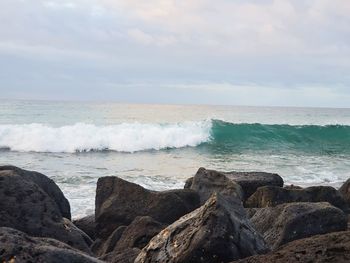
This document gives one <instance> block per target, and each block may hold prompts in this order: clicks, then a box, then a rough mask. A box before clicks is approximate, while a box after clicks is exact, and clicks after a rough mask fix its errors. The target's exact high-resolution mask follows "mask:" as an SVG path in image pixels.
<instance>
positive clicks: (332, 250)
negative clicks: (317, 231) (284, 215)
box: [232, 231, 350, 263]
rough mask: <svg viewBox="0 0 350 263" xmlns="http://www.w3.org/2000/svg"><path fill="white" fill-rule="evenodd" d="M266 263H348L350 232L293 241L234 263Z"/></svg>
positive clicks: (349, 260)
mask: <svg viewBox="0 0 350 263" xmlns="http://www.w3.org/2000/svg"><path fill="white" fill-rule="evenodd" d="M267 262H274V263H295V262H300V263H303V262H317V263H329V262H337V263H345V262H350V231H344V232H335V233H329V234H325V235H318V236H313V237H309V238H305V239H299V240H295V241H293V242H290V243H288V244H286V245H284V246H282V247H280V248H279V249H278V250H277V251H274V252H271V253H269V254H266V255H259V256H253V257H249V258H245V259H242V260H239V261H235V263H267ZM232 263H233V262H232Z"/></svg>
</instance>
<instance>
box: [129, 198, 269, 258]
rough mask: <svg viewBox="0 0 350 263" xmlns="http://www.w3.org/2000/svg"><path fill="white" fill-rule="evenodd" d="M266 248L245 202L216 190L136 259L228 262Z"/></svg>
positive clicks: (162, 232) (156, 238) (145, 248)
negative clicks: (235, 201) (246, 210)
mask: <svg viewBox="0 0 350 263" xmlns="http://www.w3.org/2000/svg"><path fill="white" fill-rule="evenodd" d="M267 250H268V249H267V246H266V243H265V241H264V240H263V238H262V237H261V236H260V234H259V233H257V232H256V231H255V230H254V228H253V227H252V226H251V224H250V222H249V221H248V219H247V218H246V215H245V211H244V209H243V206H242V205H240V204H237V203H232V202H230V200H226V199H225V198H224V197H223V196H221V195H220V194H218V193H214V194H213V195H212V196H211V197H210V198H209V199H208V200H207V202H206V203H205V204H204V205H203V206H201V207H200V208H198V209H196V210H195V211H193V212H191V213H189V214H187V215H185V216H183V217H181V218H180V219H179V220H177V221H176V222H174V223H173V224H171V225H170V226H168V227H167V228H165V229H164V230H162V231H161V232H160V233H159V234H158V235H157V236H155V237H154V238H152V239H151V241H150V242H149V243H148V245H147V246H146V247H144V248H143V249H142V251H141V253H140V254H139V255H138V257H137V258H136V260H135V263H144V262H147V263H152V262H169V263H175V262H176V263H180V262H181V263H185V262H191V263H197V262H212V263H215V262H228V261H230V260H235V259H239V258H244V257H247V256H250V255H255V254H259V253H265V252H267Z"/></svg>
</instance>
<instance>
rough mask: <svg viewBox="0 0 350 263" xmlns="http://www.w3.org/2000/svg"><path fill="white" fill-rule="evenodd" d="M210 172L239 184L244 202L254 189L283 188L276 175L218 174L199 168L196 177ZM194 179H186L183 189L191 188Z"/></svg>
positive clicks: (259, 173)
mask: <svg viewBox="0 0 350 263" xmlns="http://www.w3.org/2000/svg"><path fill="white" fill-rule="evenodd" d="M208 172H210V173H211V174H212V176H217V177H220V175H221V176H223V175H224V176H226V177H227V178H228V179H230V180H231V181H233V182H235V183H237V184H239V185H240V186H241V187H242V190H243V199H244V200H246V199H247V198H248V197H249V196H251V195H252V194H253V193H254V192H255V191H256V189H258V188H259V187H262V186H268V185H270V186H280V187H283V179H282V177H280V176H279V175H278V174H273V173H265V172H218V171H214V170H206V169H205V168H199V170H198V172H197V174H196V176H197V177H199V176H200V175H201V174H204V173H208ZM193 179H194V177H191V178H188V179H187V180H186V182H185V186H184V188H185V189H189V188H192V183H193Z"/></svg>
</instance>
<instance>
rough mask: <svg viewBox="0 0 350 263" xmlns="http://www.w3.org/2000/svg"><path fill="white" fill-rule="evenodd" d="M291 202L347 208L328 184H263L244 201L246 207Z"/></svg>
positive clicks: (341, 198) (337, 193) (340, 197)
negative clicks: (289, 186)
mask: <svg viewBox="0 0 350 263" xmlns="http://www.w3.org/2000/svg"><path fill="white" fill-rule="evenodd" d="M293 202H328V203H330V204H332V205H334V206H336V207H338V208H340V209H342V210H347V209H348V205H347V204H346V202H345V200H344V199H343V197H342V196H341V195H340V193H339V192H338V191H337V190H335V189H334V188H333V187H330V186H312V187H308V188H303V189H285V188H281V187H276V186H264V187H260V188H258V190H256V192H255V193H254V194H253V195H252V196H250V197H249V198H248V200H247V201H246V202H245V206H246V207H269V206H276V205H279V204H283V203H293Z"/></svg>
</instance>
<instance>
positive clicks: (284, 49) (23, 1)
mask: <svg viewBox="0 0 350 263" xmlns="http://www.w3.org/2000/svg"><path fill="white" fill-rule="evenodd" d="M0 98H2V99H41V100H99V101H117V102H130V103H176V104H225V105H262V106H266V105H269V106H312V107H350V1H349V0H274V1H273V0H251V1H249V0H216V1H210V0H177V1H175V0H172V1H171V0H148V1H137V0H0Z"/></svg>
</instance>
